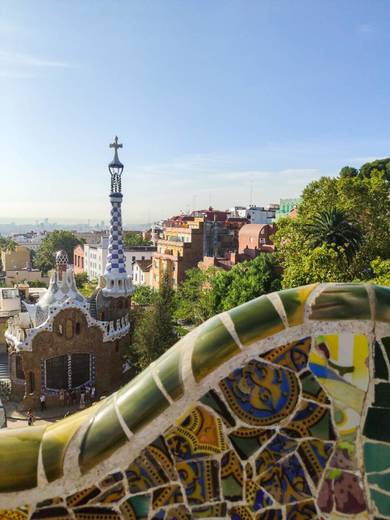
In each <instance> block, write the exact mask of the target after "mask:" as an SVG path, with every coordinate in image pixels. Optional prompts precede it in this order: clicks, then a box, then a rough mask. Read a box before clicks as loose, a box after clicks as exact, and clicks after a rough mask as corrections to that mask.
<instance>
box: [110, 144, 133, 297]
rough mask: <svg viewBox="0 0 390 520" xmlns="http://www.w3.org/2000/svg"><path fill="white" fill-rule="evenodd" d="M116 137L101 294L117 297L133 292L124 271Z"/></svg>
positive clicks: (119, 175) (120, 168) (120, 145)
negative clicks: (106, 248)
mask: <svg viewBox="0 0 390 520" xmlns="http://www.w3.org/2000/svg"><path fill="white" fill-rule="evenodd" d="M122 146H123V145H122V144H118V138H117V137H115V140H114V142H113V143H112V144H110V148H114V150H115V152H114V159H113V160H112V161H111V162H110V164H109V165H108V169H109V171H110V174H111V193H110V202H111V206H112V207H111V222H110V237H109V245H108V256H107V265H106V270H105V273H104V276H103V278H104V282H103V294H104V295H105V296H112V297H114V298H117V297H119V296H130V295H131V294H132V293H133V292H134V289H133V286H132V283H131V279H130V278H129V276H128V274H127V271H126V257H125V254H124V250H123V229H122V210H121V205H122V199H123V195H122V193H121V191H122V181H121V177H122V172H123V164H122V163H121V162H120V160H119V157H118V148H122Z"/></svg>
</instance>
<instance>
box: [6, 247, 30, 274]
mask: <svg viewBox="0 0 390 520" xmlns="http://www.w3.org/2000/svg"><path fill="white" fill-rule="evenodd" d="M1 263H2V266H3V271H19V270H21V269H29V268H31V251H30V249H29V248H28V247H26V246H16V247H15V249H14V250H13V251H12V250H7V251H2V252H1Z"/></svg>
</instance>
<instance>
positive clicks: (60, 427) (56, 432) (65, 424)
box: [42, 407, 94, 482]
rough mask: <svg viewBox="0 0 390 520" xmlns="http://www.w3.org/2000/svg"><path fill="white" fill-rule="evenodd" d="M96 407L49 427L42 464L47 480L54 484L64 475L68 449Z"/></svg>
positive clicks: (43, 449) (45, 434)
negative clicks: (74, 436) (65, 457)
mask: <svg viewBox="0 0 390 520" xmlns="http://www.w3.org/2000/svg"><path fill="white" fill-rule="evenodd" d="M93 412H94V407H91V408H87V409H86V410H83V411H82V412H78V413H76V414H74V415H71V416H70V417H67V418H66V419H63V420H62V421H58V422H57V423H54V424H53V425H51V426H49V427H48V428H47V429H46V430H45V433H44V434H43V439H42V462H43V467H44V468H45V473H46V477H47V480H48V481H49V482H52V481H53V480H56V479H57V478H60V477H62V475H63V462H64V456H65V452H66V449H67V447H68V444H69V442H70V440H71V439H72V437H73V435H74V434H75V433H76V432H77V430H78V429H79V428H80V426H81V425H82V424H83V423H84V422H85V421H88V420H89V418H90V417H91V415H92V414H93Z"/></svg>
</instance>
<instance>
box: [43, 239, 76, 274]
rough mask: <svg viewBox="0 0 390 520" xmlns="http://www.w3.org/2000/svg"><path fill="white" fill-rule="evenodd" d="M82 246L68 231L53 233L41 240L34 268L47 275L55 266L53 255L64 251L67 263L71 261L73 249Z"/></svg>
mask: <svg viewBox="0 0 390 520" xmlns="http://www.w3.org/2000/svg"><path fill="white" fill-rule="evenodd" d="M79 244H82V241H81V240H79V239H78V238H77V237H76V236H75V235H74V234H73V233H71V232H70V231H53V232H51V233H48V234H47V235H46V236H45V238H44V239H43V240H42V243H41V245H40V247H39V249H38V252H37V256H36V261H35V263H36V266H37V267H38V269H40V270H41V272H42V273H47V272H48V271H49V270H50V269H53V267H54V265H55V254H56V252H57V251H60V250H61V249H63V250H65V251H66V253H67V255H68V258H69V262H70V263H72V261H73V249H74V248H75V247H76V246H77V245H79Z"/></svg>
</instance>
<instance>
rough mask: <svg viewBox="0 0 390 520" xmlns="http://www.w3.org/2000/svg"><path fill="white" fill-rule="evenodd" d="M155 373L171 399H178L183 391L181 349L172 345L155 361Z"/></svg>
mask: <svg viewBox="0 0 390 520" xmlns="http://www.w3.org/2000/svg"><path fill="white" fill-rule="evenodd" d="M156 370H157V375H158V377H159V378H160V381H161V383H162V384H163V386H164V388H165V390H166V391H167V392H168V394H169V395H170V396H171V397H172V399H174V400H176V399H179V397H181V396H182V395H183V393H184V387H183V381H182V378H181V350H180V349H178V348H176V347H172V348H171V349H169V350H168V352H166V353H165V354H164V355H163V356H161V357H160V358H159V359H158V361H156Z"/></svg>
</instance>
